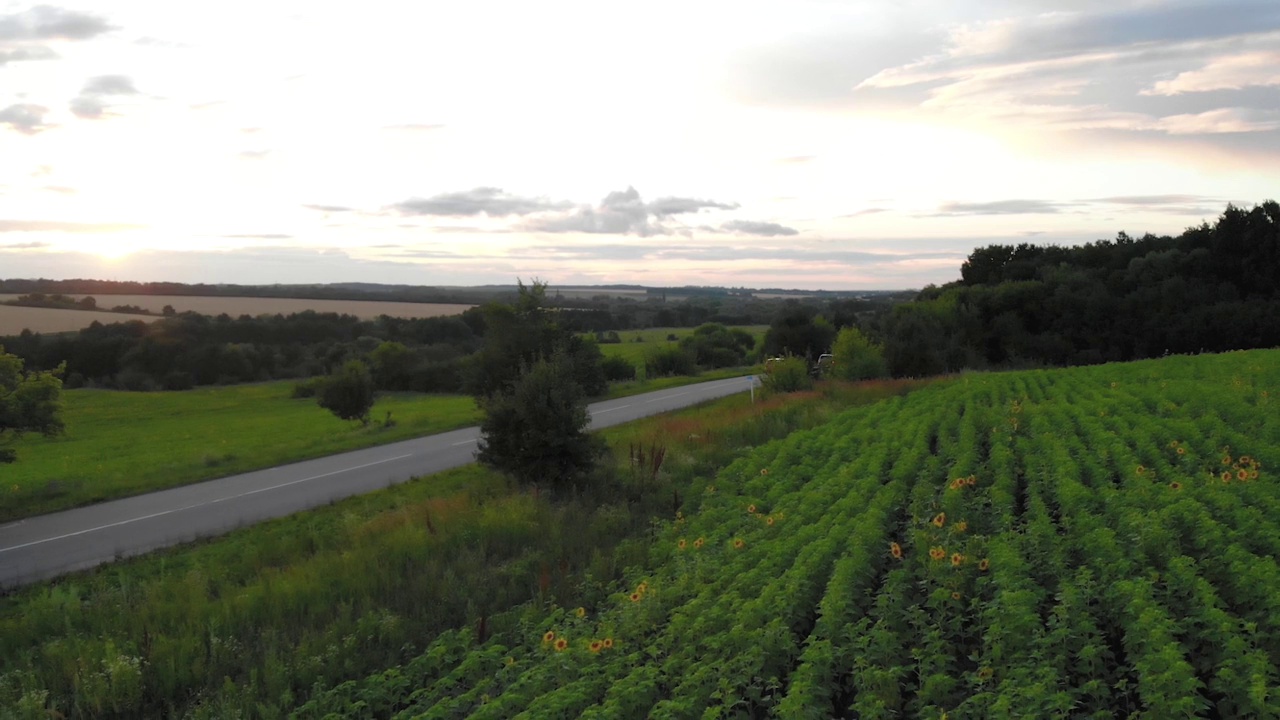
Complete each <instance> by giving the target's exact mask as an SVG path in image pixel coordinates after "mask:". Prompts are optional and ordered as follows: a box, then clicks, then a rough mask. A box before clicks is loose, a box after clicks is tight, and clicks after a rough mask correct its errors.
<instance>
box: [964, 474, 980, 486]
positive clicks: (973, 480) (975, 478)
mask: <svg viewBox="0 0 1280 720" xmlns="http://www.w3.org/2000/svg"><path fill="white" fill-rule="evenodd" d="M965 484H966V485H969V486H973V485H977V484H978V476H977V475H970V476H969V477H968V478H966V479H965Z"/></svg>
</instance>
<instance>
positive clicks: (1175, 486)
mask: <svg viewBox="0 0 1280 720" xmlns="http://www.w3.org/2000/svg"><path fill="white" fill-rule="evenodd" d="M1169 487H1170V488H1171V489H1173V490H1181V489H1182V483H1180V482H1178V481H1177V480H1174V481H1173V482H1171V483H1169Z"/></svg>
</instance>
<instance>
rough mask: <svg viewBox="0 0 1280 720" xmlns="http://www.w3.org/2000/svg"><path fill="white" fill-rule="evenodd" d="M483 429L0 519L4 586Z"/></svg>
mask: <svg viewBox="0 0 1280 720" xmlns="http://www.w3.org/2000/svg"><path fill="white" fill-rule="evenodd" d="M757 382H758V381H757V380H756V379H755V378H754V377H751V376H747V377H738V378H730V379H728V380H714V381H711V382H704V383H698V384H696V385H685V386H684V387H678V388H671V389H669V390H658V391H656V392H651V393H646V394H644V395H633V396H631V397H627V398H620V399H618V400H607V401H604V402H598V403H593V404H592V405H591V408H590V409H591V427H592V428H603V427H608V426H610V425H618V424H621V423H624V422H628V421H631V420H635V419H637V418H642V417H645V416H648V415H655V414H657V413H661V412H666V411H668V410H675V409H678V408H682V407H686V406H689V405H694V404H696V403H699V402H702V401H704V400H711V399H714V398H719V397H724V396H727V395H733V394H735V393H740V392H746V391H747V390H748V389H750V388H752V387H753V386H754V385H755V384H756V383H757ZM479 436H480V429H479V428H475V427H470V428H465V429H462V430H454V431H452V432H447V433H441V434H439V435H428V436H426V437H421V438H416V439H414V440H404V441H401V442H397V443H392V444H389V445H380V446H378V447H373V448H366V449H364V450H356V451H353V452H346V453H341V454H339V455H330V456H328V457H323V458H316V459H314V460H306V461H303V462H298V463H293V464H290V465H281V466H278V467H274V468H269V469H266V470H257V471H254V472H249V473H244V474H242V475H232V476H229V477H224V478H219V479H217V480H208V481H205V482H201V483H196V484H194V485H184V486H182V487H176V488H171V489H169V490H161V491H159V492H153V493H149V494H146V495H136V496H134V497H129V498H124V499H121V500H112V501H110V502H104V503H99V504H96V505H89V506H86V507H82V508H76V509H74V510H67V511H64V512H59V513H51V514H49V515H41V516H38V517H33V518H27V519H25V520H19V521H17V522H13V523H9V524H8V525H0V588H11V587H17V586H19V585H23V584H26V583H30V582H35V581H37V580H42V579H46V578H50V577H55V576H57V575H61V574H63V573H68V572H73V571H75V570H80V569H83V568H88V567H92V566H94V565H98V564H100V563H104V562H110V561H112V560H115V559H118V558H122V557H128V556H130V555H139V554H141V553H145V552H148V551H150V550H155V549H156V548H161V547H166V546H168V545H175V544H177V543H181V542H187V541H190V540H195V539H197V538H203V537H209V536H212V535H218V534H221V533H224V532H227V531H229V530H232V529H235V528H239V527H244V526H246V525H252V524H254V523H257V522H261V521H263V520H267V519H270V518H276V517H281V516H283V515H289V514H291V513H295V512H298V511H299V510H306V509H308V508H313V507H316V506H317V505H324V504H326V503H329V502H332V501H334V500H338V499H341V498H345V497H349V496H351V495H358V494H360V493H366V492H370V491H373V490H378V489H380V488H385V487H389V486H391V485H394V484H396V483H402V482H404V481H406V480H409V479H411V478H414V477H418V476H422V475H430V474H431V473H436V472H440V471H441V470H447V469H449V468H455V467H459V466H461V465H466V464H467V463H470V462H473V461H474V460H475V452H476V441H477V439H478V438H479Z"/></svg>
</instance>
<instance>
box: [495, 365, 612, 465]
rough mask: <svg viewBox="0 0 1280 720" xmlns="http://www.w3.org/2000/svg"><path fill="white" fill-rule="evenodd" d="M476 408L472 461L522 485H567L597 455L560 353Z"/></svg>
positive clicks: (582, 400) (583, 404)
mask: <svg viewBox="0 0 1280 720" xmlns="http://www.w3.org/2000/svg"><path fill="white" fill-rule="evenodd" d="M480 407H481V409H482V410H483V411H484V421H483V422H481V424H480V434H481V439H480V452H479V454H478V455H477V458H478V459H479V460H480V462H482V463H484V464H486V465H489V466H491V467H493V468H495V469H496V470H498V471H500V472H504V473H507V474H508V475H511V476H512V477H514V478H515V479H516V480H517V481H519V482H521V483H524V484H530V485H537V484H539V483H547V484H549V485H551V486H552V487H564V486H568V485H572V484H574V483H576V482H578V481H579V480H581V478H582V477H583V476H584V475H586V473H587V472H588V471H590V470H591V468H592V467H593V466H594V464H595V459H596V457H597V456H599V454H600V453H601V452H602V449H603V448H602V442H601V441H600V440H599V439H598V438H595V437H593V436H591V435H589V434H588V433H587V422H588V420H589V415H588V413H587V399H586V394H585V393H584V392H583V390H582V386H581V385H579V384H578V382H577V379H576V378H575V373H574V368H573V363H572V362H571V361H570V359H569V358H568V357H567V356H566V355H565V354H564V353H556V354H555V355H553V356H552V357H550V358H548V359H542V360H538V361H536V362H534V363H533V364H532V365H527V366H525V368H524V369H523V370H522V372H521V373H520V374H519V376H518V377H517V379H516V380H515V382H514V384H513V385H512V386H511V388H510V389H509V391H506V392H496V393H493V394H491V395H488V396H483V397H481V398H480Z"/></svg>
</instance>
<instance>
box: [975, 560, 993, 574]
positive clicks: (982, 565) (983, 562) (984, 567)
mask: <svg viewBox="0 0 1280 720" xmlns="http://www.w3.org/2000/svg"><path fill="white" fill-rule="evenodd" d="M989 567H991V561H990V560H988V559H986V558H982V559H981V560H979V561H978V569H979V570H981V571H982V572H986V571H987V568H989Z"/></svg>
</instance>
